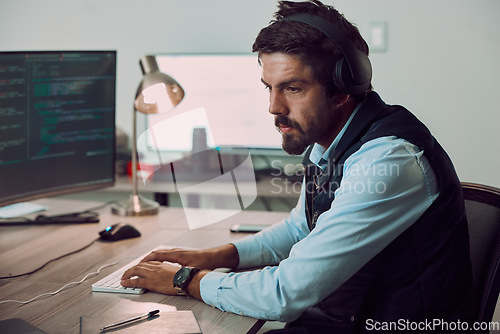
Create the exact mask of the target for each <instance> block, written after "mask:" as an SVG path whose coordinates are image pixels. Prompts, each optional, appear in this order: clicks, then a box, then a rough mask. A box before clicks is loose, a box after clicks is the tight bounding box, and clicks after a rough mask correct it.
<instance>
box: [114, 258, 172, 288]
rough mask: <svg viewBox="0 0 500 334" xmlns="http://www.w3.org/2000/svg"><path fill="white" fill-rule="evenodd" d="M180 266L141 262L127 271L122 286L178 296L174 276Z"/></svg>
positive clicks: (157, 262)
mask: <svg viewBox="0 0 500 334" xmlns="http://www.w3.org/2000/svg"><path fill="white" fill-rule="evenodd" d="M178 270H179V266H176V265H172V264H169V263H163V262H159V261H150V262H141V263H139V264H138V265H136V266H133V267H132V268H130V269H128V270H127V271H125V273H124V274H123V276H122V281H121V285H123V286H124V287H139V288H146V289H148V290H151V291H156V292H159V293H164V294H167V295H176V294H177V291H175V289H174V284H173V281H174V275H175V273H176V272H177V271H178Z"/></svg>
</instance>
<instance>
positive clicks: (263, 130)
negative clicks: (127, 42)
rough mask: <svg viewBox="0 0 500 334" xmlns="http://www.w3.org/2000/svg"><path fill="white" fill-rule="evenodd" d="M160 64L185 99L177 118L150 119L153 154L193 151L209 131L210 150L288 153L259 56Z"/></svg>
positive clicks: (166, 57)
mask: <svg viewBox="0 0 500 334" xmlns="http://www.w3.org/2000/svg"><path fill="white" fill-rule="evenodd" d="M156 60H157V63H158V67H159V68H160V71H162V72H164V73H166V74H168V75H170V76H171V77H173V78H174V79H175V80H176V81H177V82H178V83H179V84H180V85H181V86H182V88H183V89H184V92H185V96H184V100H182V102H181V103H180V104H179V105H178V106H177V107H176V109H175V110H174V111H173V112H170V113H166V114H167V115H163V114H160V115H155V116H150V117H149V118H148V128H147V130H146V131H147V132H152V133H154V138H152V137H150V138H149V140H148V147H149V149H153V150H159V151H170V152H179V151H180V152H186V151H191V149H192V147H193V139H194V141H196V137H197V135H196V131H198V130H199V129H204V135H205V133H206V138H207V144H208V147H209V148H226V149H227V148H229V147H244V148H248V149H263V150H273V151H275V152H281V151H282V149H281V135H280V134H279V133H278V132H277V131H276V128H275V126H274V120H273V116H272V115H271V114H269V112H268V109H269V93H268V91H267V90H266V89H265V87H264V85H263V84H262V82H261V69H260V66H259V64H258V59H257V55H255V54H158V55H156ZM203 137H204V136H203ZM203 137H202V138H203Z"/></svg>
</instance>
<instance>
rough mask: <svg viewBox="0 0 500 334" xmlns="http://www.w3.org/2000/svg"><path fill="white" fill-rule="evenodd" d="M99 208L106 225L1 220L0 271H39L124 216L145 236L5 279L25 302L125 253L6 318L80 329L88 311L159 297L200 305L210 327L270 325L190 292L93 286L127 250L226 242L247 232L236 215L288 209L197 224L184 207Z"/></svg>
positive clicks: (60, 204) (259, 217)
mask: <svg viewBox="0 0 500 334" xmlns="http://www.w3.org/2000/svg"><path fill="white" fill-rule="evenodd" d="M37 203H40V204H43V205H47V206H49V207H51V208H52V210H51V211H50V212H47V214H50V215H51V214H57V213H62V212H73V211H79V210H84V209H87V208H91V207H93V206H95V205H98V204H99V203H92V202H82V201H73V200H57V199H53V200H50V199H44V200H39V201H37ZM99 212H100V218H101V221H100V223H98V224H83V225H63V226H57V225H50V226H3V227H0V276H7V275H10V274H20V273H24V272H28V271H31V270H33V269H35V268H37V267H39V266H40V265H42V264H43V263H45V262H46V261H48V260H50V259H53V258H56V257H58V256H60V255H63V254H66V253H68V252H71V251H74V250H76V249H79V248H81V247H83V246H85V245H87V244H89V243H90V242H91V241H92V240H95V239H96V238H97V237H98V232H99V231H101V230H102V229H104V228H105V227H106V226H107V225H110V224H113V223H116V222H126V223H130V224H132V225H134V226H135V227H136V228H137V229H138V230H140V232H141V233H142V236H141V237H140V238H134V239H128V240H122V241H117V242H100V241H99V242H96V243H94V244H93V245H92V246H90V247H89V248H87V249H85V250H84V251H82V252H79V253H76V254H73V255H70V256H68V257H66V258H63V259H61V260H58V261H56V262H54V263H51V264H49V265H48V266H47V267H45V268H43V269H42V270H40V271H38V272H36V273H34V274H32V275H28V276H24V277H19V278H12V279H4V280H0V300H7V299H15V300H21V301H25V300H29V299H31V298H33V297H35V296H38V295H40V294H42V293H46V292H53V291H56V290H57V289H59V288H61V287H62V286H63V285H64V284H66V283H69V282H74V281H79V280H80V279H82V278H83V277H84V276H85V275H86V274H88V273H90V272H94V271H96V270H97V269H98V268H99V267H100V266H102V265H104V264H107V263H111V262H113V261H116V260H123V261H122V262H120V263H119V264H117V265H115V266H113V267H110V268H106V269H104V270H103V271H102V272H101V273H100V274H99V275H97V276H93V277H91V278H89V279H88V280H86V281H85V282H83V283H82V284H80V285H77V286H75V287H71V288H68V289H66V290H63V291H62V292H60V293H59V294H57V295H55V296H51V297H42V298H40V299H38V300H36V301H33V302H31V303H29V304H26V305H20V304H17V303H6V304H0V320H4V319H9V318H21V319H23V320H25V321H27V322H29V323H31V324H33V325H35V326H37V327H39V328H40V329H41V330H44V331H46V332H47V333H51V334H52V333H64V334H67V333H78V332H79V321H80V317H81V316H96V315H109V316H111V315H120V314H125V313H141V312H142V313H145V312H148V311H150V310H151V309H152V304H151V303H154V304H155V306H158V308H160V309H162V310H165V309H174V308H175V309H178V310H185V309H190V310H192V311H193V312H194V314H195V316H196V318H197V320H198V322H199V324H200V327H201V329H202V331H203V333H217V334H221V333H247V332H250V333H252V332H256V331H257V330H258V328H259V327H260V326H262V324H263V323H264V322H263V321H257V320H256V319H253V318H248V317H242V316H239V315H235V314H231V313H225V312H221V311H219V310H218V309H215V308H212V307H210V306H208V305H206V304H204V303H203V302H200V301H197V300H194V299H190V298H186V297H181V296H166V295H162V294H158V293H153V292H148V293H146V294H144V295H139V296H135V295H133V296H131V295H123V294H110V293H96V292H92V291H91V287H90V286H91V284H92V283H94V282H96V281H98V280H99V279H101V278H102V277H104V276H105V275H107V274H109V273H111V272H113V271H115V270H117V269H118V268H120V266H123V265H125V264H126V263H128V262H130V261H131V260H132V258H125V257H127V256H140V255H142V254H144V253H146V252H148V251H149V250H150V249H152V248H154V247H156V246H158V245H162V244H164V245H173V246H181V247H196V248H205V247H212V246H217V245H221V244H224V243H227V242H230V241H232V240H236V239H239V238H242V237H244V236H245V235H244V234H234V233H231V232H229V227H230V226H231V225H232V224H234V223H236V222H238V223H245V224H246V223H249V224H251V223H255V224H262V223H275V222H278V221H279V220H281V219H282V218H284V217H285V216H286V215H287V214H286V213H278V212H276V213H270V212H259V211H246V212H240V213H238V214H236V215H235V216H233V217H231V218H228V219H225V220H223V221H221V222H218V223H216V224H213V225H210V226H206V227H204V228H200V229H197V230H189V229H188V225H187V222H186V219H185V216H184V213H183V210H182V209H180V208H166V207H162V208H161V209H160V214H159V215H157V216H150V217H118V216H114V215H112V214H111V213H110V208H109V207H107V208H104V209H102V210H100V211H99ZM153 307H154V306H153Z"/></svg>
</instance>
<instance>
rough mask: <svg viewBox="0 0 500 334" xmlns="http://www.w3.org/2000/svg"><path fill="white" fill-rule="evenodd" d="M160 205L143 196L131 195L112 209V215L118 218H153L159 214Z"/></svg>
mask: <svg viewBox="0 0 500 334" xmlns="http://www.w3.org/2000/svg"><path fill="white" fill-rule="evenodd" d="M159 208H160V204H158V203H156V202H155V201H151V200H149V199H147V198H144V197H143V196H141V195H131V196H130V197H129V198H128V200H127V201H121V202H118V203H116V204H114V205H113V206H112V207H111V213H112V214H114V215H118V216H152V215H156V214H158V210H159Z"/></svg>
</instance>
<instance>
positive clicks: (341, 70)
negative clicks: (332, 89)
mask: <svg viewBox="0 0 500 334" xmlns="http://www.w3.org/2000/svg"><path fill="white" fill-rule="evenodd" d="M333 82H334V83H335V85H336V86H337V88H338V89H339V92H340V93H345V94H349V93H350V91H349V87H350V86H351V85H352V78H351V69H350V68H349V64H348V63H347V61H346V60H345V57H342V58H340V59H339V60H338V61H337V62H336V63H335V68H334V69H333Z"/></svg>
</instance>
